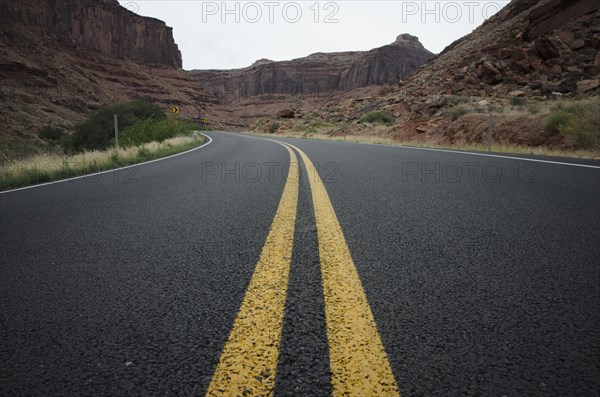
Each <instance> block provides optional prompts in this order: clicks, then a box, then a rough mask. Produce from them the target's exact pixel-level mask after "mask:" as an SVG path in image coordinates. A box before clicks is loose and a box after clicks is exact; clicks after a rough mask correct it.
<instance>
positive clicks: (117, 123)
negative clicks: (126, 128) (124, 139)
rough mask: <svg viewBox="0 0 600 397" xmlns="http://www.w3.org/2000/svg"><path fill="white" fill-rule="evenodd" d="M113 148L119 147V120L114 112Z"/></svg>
mask: <svg viewBox="0 0 600 397" xmlns="http://www.w3.org/2000/svg"><path fill="white" fill-rule="evenodd" d="M115 148H116V149H118V148H119V120H118V117H117V115H116V114H115Z"/></svg>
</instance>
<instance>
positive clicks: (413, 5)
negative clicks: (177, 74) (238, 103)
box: [119, 0, 509, 70]
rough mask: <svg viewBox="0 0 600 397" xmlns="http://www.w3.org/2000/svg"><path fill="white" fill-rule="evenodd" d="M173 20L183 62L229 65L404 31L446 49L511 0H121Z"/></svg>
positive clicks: (376, 41) (363, 42)
mask: <svg viewBox="0 0 600 397" xmlns="http://www.w3.org/2000/svg"><path fill="white" fill-rule="evenodd" d="M119 2H120V3H121V5H122V6H124V7H126V8H128V9H130V10H131V11H134V12H136V13H138V14H140V15H144V16H150V17H154V18H158V19H161V20H163V21H165V22H166V23H167V25H169V26H172V27H173V33H174V36H175V41H176V42H177V44H178V45H179V49H180V50H181V53H182V56H183V67H184V69H187V70H190V69H230V68H240V67H245V66H249V65H251V64H252V63H253V62H254V61H256V60H257V59H260V58H268V59H271V60H275V61H281V60H288V59H294V58H300V57H303V56H306V55H309V54H312V53H315V52H333V51H358V50H370V49H372V48H375V47H381V46H383V45H386V44H389V43H391V42H393V41H394V40H395V39H396V36H398V35H399V34H401V33H410V34H412V35H415V36H417V37H419V39H420V41H421V43H423V45H424V46H425V48H427V49H428V50H430V51H432V52H434V53H439V52H440V51H442V50H443V49H444V48H445V47H446V46H447V45H449V44H450V43H452V42H453V41H454V40H456V39H458V38H460V37H462V36H464V35H466V34H468V33H470V32H471V31H473V30H474V29H475V28H476V27H478V26H479V25H481V24H482V23H483V21H484V20H485V19H486V18H489V17H490V16H492V15H493V14H495V13H496V12H498V11H499V10H500V9H501V8H502V7H504V6H505V5H506V4H508V3H509V1H508V0H493V1H492V0H485V1H431V0H428V1H405V0H397V1H368V0H346V1H316V0H309V1H298V0H296V1H287V0H264V1H263V0H257V1H226V2H225V1H222V0H221V1H202V0H119Z"/></svg>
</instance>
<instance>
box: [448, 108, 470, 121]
mask: <svg viewBox="0 0 600 397" xmlns="http://www.w3.org/2000/svg"><path fill="white" fill-rule="evenodd" d="M467 113H470V110H469V108H467V107H465V106H456V107H454V108H452V109H450V110H449V115H450V118H451V119H452V121H456V120H458V119H459V118H461V117H462V116H464V115H465V114H467Z"/></svg>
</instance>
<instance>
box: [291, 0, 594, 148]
mask: <svg viewBox="0 0 600 397" xmlns="http://www.w3.org/2000/svg"><path fill="white" fill-rule="evenodd" d="M599 51H600V7H599V3H598V1H597V0H513V1H511V3H510V4H508V5H507V6H506V7H504V8H503V9H502V10H501V11H500V12H499V13H498V14H496V15H495V16H493V17H491V18H490V19H489V20H487V21H486V22H485V23H484V24H483V25H482V26H480V27H479V28H477V29H476V30H475V31H473V32H472V33H471V34H469V35H467V36H465V37H463V38H461V39H459V40H457V41H456V42H454V43H452V44H451V45H450V46H448V47H447V48H446V49H445V50H444V51H443V52H442V53H441V54H439V55H438V56H436V57H435V58H433V59H431V60H430V61H429V62H427V63H426V64H425V65H424V66H423V67H422V68H420V69H419V70H417V71H416V72H415V73H413V74H412V75H410V76H408V77H407V78H406V79H404V80H403V81H401V82H400V83H399V84H398V85H397V86H396V87H393V88H385V89H380V90H379V91H377V92H373V91H370V92H368V93H367V94H366V95H363V94H361V93H357V95H355V96H353V97H350V98H348V97H346V98H342V99H341V100H334V101H331V102H330V103H329V104H328V106H326V107H324V108H323V109H321V110H319V111H318V112H316V113H313V114H311V117H319V118H321V119H323V120H325V121H327V122H333V123H335V122H338V123H339V121H340V120H344V122H343V123H342V125H341V126H339V128H337V129H334V130H333V131H331V133H333V134H373V133H379V134H381V135H385V136H386V137H388V138H392V139H397V140H402V141H411V140H417V141H425V142H436V143H450V144H453V143H466V144H472V143H484V142H485V141H486V140H487V135H486V130H487V126H488V117H489V116H488V112H489V111H492V113H493V114H494V118H495V123H496V128H495V137H496V141H497V142H501V143H505V144H519V145H528V146H536V145H549V146H555V147H560V148H568V147H571V146H572V144H573V140H572V139H571V137H568V136H563V135H560V134H559V135H556V136H547V134H544V131H543V119H544V118H545V116H546V115H547V114H548V112H549V111H550V110H551V108H552V106H557V105H556V104H554V105H553V104H552V102H549V101H552V100H563V101H566V100H568V99H569V98H571V99H581V98H587V97H590V96H592V97H597V96H598V95H600V52H599ZM565 104H567V102H565ZM374 110H385V111H388V112H389V113H390V114H392V115H393V116H394V117H395V120H394V122H393V123H391V125H390V126H387V127H386V128H375V129H374V128H372V127H371V126H365V125H364V124H363V123H360V122H359V120H360V118H361V116H362V115H364V114H365V113H367V112H370V111H374ZM590 122H591V123H595V124H594V125H597V126H598V130H600V124H599V120H590ZM282 129H283V128H282ZM596 135H597V134H596ZM599 138H600V137H598V136H596V138H595V139H596V140H597V141H598V142H600V139H599Z"/></svg>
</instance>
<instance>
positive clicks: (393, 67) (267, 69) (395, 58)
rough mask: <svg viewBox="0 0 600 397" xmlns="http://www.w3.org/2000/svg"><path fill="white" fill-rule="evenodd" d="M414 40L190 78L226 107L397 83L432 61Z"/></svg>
mask: <svg viewBox="0 0 600 397" xmlns="http://www.w3.org/2000/svg"><path fill="white" fill-rule="evenodd" d="M433 55H434V54H432V53H431V52H429V51H428V50H426V49H425V48H424V47H423V45H422V44H421V43H420V42H419V40H418V38H416V37H414V36H411V35H408V34H403V35H400V36H398V38H397V39H396V41H394V42H393V43H392V44H390V45H386V46H383V47H380V48H376V49H373V50H371V51H355V52H337V53H316V54H312V55H309V56H307V57H304V58H299V59H294V60H291V61H283V62H274V61H269V60H266V59H261V60H259V61H257V62H255V63H254V64H253V65H252V66H250V67H247V68H244V69H234V70H194V71H191V72H190V74H191V75H192V76H193V77H194V78H195V79H196V80H197V81H198V82H200V83H201V84H202V85H203V87H204V88H205V90H206V91H208V92H211V93H213V94H214V95H215V96H216V97H217V98H219V99H220V100H221V101H222V102H224V103H232V102H234V101H236V100H238V99H245V98H250V97H253V96H259V95H277V94H285V95H321V94H330V93H335V92H347V91H350V90H353V89H356V88H360V87H366V86H370V85H385V84H396V83H398V82H399V81H400V80H401V79H402V78H404V77H405V76H407V75H409V74H410V73H412V72H413V71H415V70H416V69H418V68H419V67H420V66H421V65H423V64H424V63H425V62H427V61H428V60H429V59H431V58H432V57H433Z"/></svg>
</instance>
